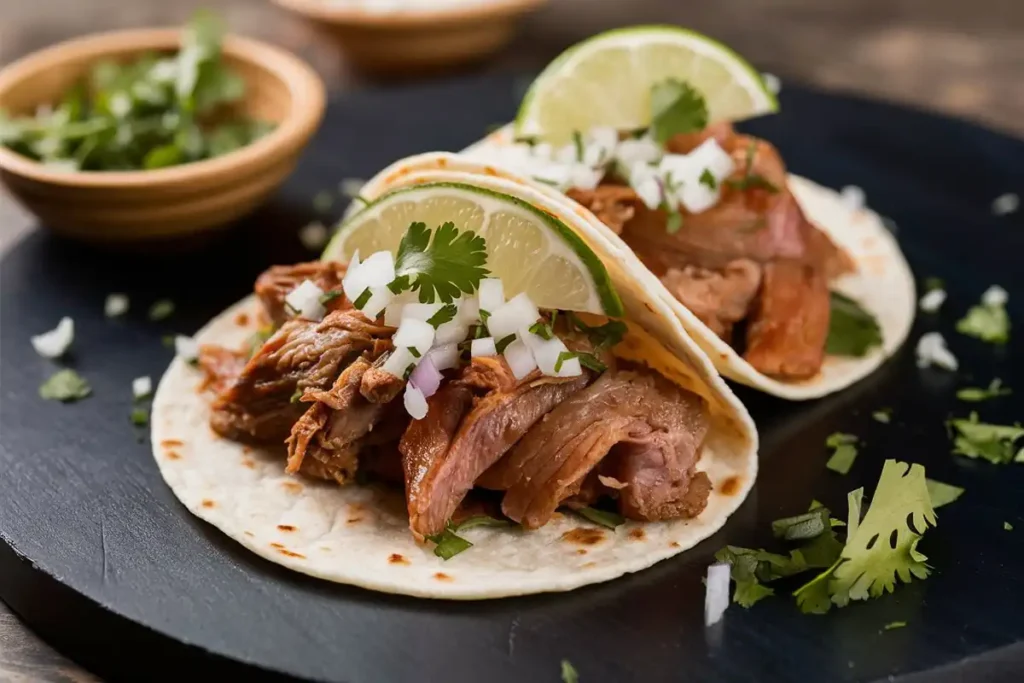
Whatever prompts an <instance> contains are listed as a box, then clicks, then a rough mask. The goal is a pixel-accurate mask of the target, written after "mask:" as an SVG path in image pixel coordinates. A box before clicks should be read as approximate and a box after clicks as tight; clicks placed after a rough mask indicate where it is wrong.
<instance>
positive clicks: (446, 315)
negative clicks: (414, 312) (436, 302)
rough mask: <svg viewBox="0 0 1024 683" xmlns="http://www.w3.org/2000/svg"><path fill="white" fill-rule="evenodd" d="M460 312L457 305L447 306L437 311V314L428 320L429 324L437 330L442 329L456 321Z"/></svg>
mask: <svg viewBox="0 0 1024 683" xmlns="http://www.w3.org/2000/svg"><path fill="white" fill-rule="evenodd" d="M458 312H459V307H458V306H456V305H455V304H445V305H444V306H442V307H441V308H440V309H439V310H438V311H437V313H435V314H434V315H432V316H430V318H429V319H428V320H427V324H428V325H430V326H431V327H433V328H434V329H435V330H436V329H437V328H439V327H441V325H444V324H445V323H448V322H451V321H452V320H455V316H456V314H458Z"/></svg>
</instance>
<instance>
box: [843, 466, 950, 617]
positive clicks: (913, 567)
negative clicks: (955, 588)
mask: <svg viewBox="0 0 1024 683" xmlns="http://www.w3.org/2000/svg"><path fill="white" fill-rule="evenodd" d="M857 507H858V509H857V512H859V505H858V506H857ZM853 513H854V510H853V509H852V507H851V517H850V521H849V523H848V524H849V529H850V532H849V536H848V537H847V541H846V547H845V548H844V549H843V553H842V555H841V557H840V559H839V561H838V565H837V566H836V568H835V570H834V572H833V577H832V579H831V580H830V582H829V590H830V592H831V593H832V601H833V602H834V603H835V604H837V605H839V606H840V607H842V606H844V605H846V604H848V603H849V602H850V601H851V600H866V599H868V598H869V597H878V596H880V595H882V594H883V593H886V592H888V593H891V592H892V591H893V590H894V589H895V587H896V583H897V581H902V582H905V583H906V582H910V581H911V580H912V579H913V578H914V577H917V578H918V579H924V578H927V577H928V575H929V573H930V572H931V569H930V567H929V566H928V565H927V564H926V563H925V561H926V560H927V559H928V558H927V557H925V556H924V555H922V554H921V553H920V552H919V551H918V550H917V544H918V542H919V541H920V539H921V536H922V534H923V533H924V532H925V531H926V530H927V528H928V527H929V526H934V525H935V522H936V518H935V510H934V509H933V508H932V504H931V499H930V498H929V495H928V486H927V484H926V483H925V476H924V468H923V467H921V466H920V465H909V464H907V463H904V462H897V461H896V460H886V461H885V464H884V465H883V466H882V475H881V477H880V478H879V480H878V486H877V487H876V489H875V495H874V498H873V499H872V501H871V505H870V507H869V508H868V511H867V514H866V515H865V516H864V519H863V521H859V523H857V524H855V523H854V522H855V518H854V515H853Z"/></svg>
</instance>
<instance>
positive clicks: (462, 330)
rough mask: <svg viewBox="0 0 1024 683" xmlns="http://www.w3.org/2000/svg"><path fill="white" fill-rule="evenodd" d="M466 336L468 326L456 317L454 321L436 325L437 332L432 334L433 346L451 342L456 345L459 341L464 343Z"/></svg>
mask: <svg viewBox="0 0 1024 683" xmlns="http://www.w3.org/2000/svg"><path fill="white" fill-rule="evenodd" d="M468 336H469V325H467V324H466V323H464V322H462V321H461V320H459V318H458V316H456V317H455V319H454V320H449V321H448V322H446V323H442V324H440V325H438V327H437V331H436V332H434V344H435V345H437V346H441V345H442V344H451V343H453V342H454V343H456V344H457V343H459V342H460V341H464V340H465V339H466V337H468Z"/></svg>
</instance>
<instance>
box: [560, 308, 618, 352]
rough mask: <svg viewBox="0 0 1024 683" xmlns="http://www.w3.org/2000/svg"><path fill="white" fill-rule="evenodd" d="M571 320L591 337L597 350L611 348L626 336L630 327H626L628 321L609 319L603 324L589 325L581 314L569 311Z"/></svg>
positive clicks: (591, 341)
mask: <svg viewBox="0 0 1024 683" xmlns="http://www.w3.org/2000/svg"><path fill="white" fill-rule="evenodd" d="M567 315H568V316H569V322H571V323H572V325H573V326H574V327H575V328H576V329H577V330H579V331H580V332H583V333H585V334H586V335H587V337H588V338H589V339H590V343H591V344H593V345H594V346H595V347H596V348H597V350H600V349H610V348H612V347H613V346H615V345H616V344H618V343H619V342H621V341H622V338H623V337H625V336H626V331H627V330H628V329H629V328H627V327H626V323H624V322H622V321H620V320H609V321H608V322H606V323H605V324H603V325H594V326H591V325H588V324H586V323H585V322H583V321H582V320H580V318H579V316H578V315H576V314H575V313H573V312H572V311H569V312H568V313H567Z"/></svg>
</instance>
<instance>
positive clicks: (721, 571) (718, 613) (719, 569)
mask: <svg viewBox="0 0 1024 683" xmlns="http://www.w3.org/2000/svg"><path fill="white" fill-rule="evenodd" d="M730 571H731V570H730V567H729V565H727V564H725V563H721V562H719V563H717V564H713V565H711V566H709V567H708V580H707V586H706V591H705V594H704V625H705V626H714V625H715V624H717V623H718V622H719V621H721V620H722V616H723V615H724V614H725V610H726V608H727V607H729V573H730Z"/></svg>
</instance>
